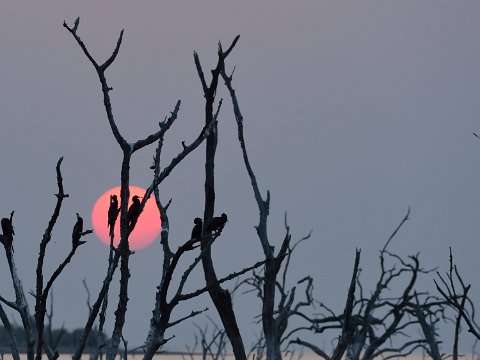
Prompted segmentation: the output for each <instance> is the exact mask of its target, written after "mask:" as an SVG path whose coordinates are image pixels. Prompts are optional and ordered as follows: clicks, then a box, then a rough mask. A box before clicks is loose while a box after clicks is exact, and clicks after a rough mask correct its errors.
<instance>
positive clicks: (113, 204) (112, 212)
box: [108, 195, 120, 238]
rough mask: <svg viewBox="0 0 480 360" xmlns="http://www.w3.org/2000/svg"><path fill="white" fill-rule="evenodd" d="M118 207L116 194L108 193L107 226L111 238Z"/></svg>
mask: <svg viewBox="0 0 480 360" xmlns="http://www.w3.org/2000/svg"><path fill="white" fill-rule="evenodd" d="M119 211H120V208H119V207H118V198H117V195H110V207H109V208H108V227H109V228H110V238H113V231H114V228H115V223H116V222H117V217H118V213H119Z"/></svg>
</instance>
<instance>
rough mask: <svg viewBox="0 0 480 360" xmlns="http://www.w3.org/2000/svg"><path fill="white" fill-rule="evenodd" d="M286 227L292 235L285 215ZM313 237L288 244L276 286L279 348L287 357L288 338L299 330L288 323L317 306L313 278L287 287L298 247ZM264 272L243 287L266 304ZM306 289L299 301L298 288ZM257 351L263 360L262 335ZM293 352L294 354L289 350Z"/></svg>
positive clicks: (248, 279)
mask: <svg viewBox="0 0 480 360" xmlns="http://www.w3.org/2000/svg"><path fill="white" fill-rule="evenodd" d="M285 227H286V229H287V230H286V231H287V232H289V229H288V225H287V221H286V216H285ZM309 237H310V235H308V236H306V237H303V238H301V239H300V240H298V241H297V242H296V243H295V244H293V246H292V245H289V247H288V251H287V253H286V255H285V259H284V261H283V263H282V266H281V272H280V273H279V275H280V276H278V278H277V279H276V283H275V287H276V291H277V294H276V296H277V299H278V301H276V302H275V307H274V314H275V315H276V316H277V324H278V327H277V336H278V346H279V347H280V353H281V354H286V353H287V352H289V351H290V350H289V345H290V343H289V341H288V340H289V339H290V337H291V336H292V335H293V334H294V333H296V332H297V331H299V330H298V328H293V329H290V328H289V326H288V325H289V323H290V320H291V318H293V317H299V318H302V317H303V316H305V315H304V309H305V308H311V307H312V306H313V303H314V299H313V296H312V291H313V278H312V277H311V276H305V277H304V278H302V279H300V280H298V281H297V283H296V285H295V286H293V287H291V288H290V287H289V285H288V284H287V282H288V281H287V278H288V276H287V275H288V272H289V267H290V264H291V259H292V255H293V253H294V250H295V249H296V247H297V246H298V245H299V244H300V243H301V242H303V241H304V240H307V239H308V238H309ZM265 281H266V280H265V271H260V272H256V271H253V272H252V275H251V276H250V277H249V278H247V279H246V280H244V281H243V283H242V285H244V284H245V285H248V286H249V287H251V290H248V291H247V292H254V293H255V294H256V295H257V296H258V298H259V299H260V300H261V301H262V303H263V302H264V301H265V300H264V297H265V294H264V288H265ZM301 286H303V287H304V288H303V290H302V291H303V294H304V296H303V298H301V299H297V298H298V295H297V294H298V291H297V290H298V289H299V287H301ZM258 318H259V319H260V320H259V321H260V322H263V317H262V314H260V315H259V316H258ZM254 347H255V348H256V359H258V360H261V359H262V358H263V352H259V351H258V350H259V348H261V347H263V348H267V347H266V341H265V336H261V337H260V338H259V339H258V341H257V343H256V344H255V346H254ZM290 352H291V351H290Z"/></svg>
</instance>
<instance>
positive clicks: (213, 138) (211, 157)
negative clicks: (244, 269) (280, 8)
mask: <svg viewBox="0 0 480 360" xmlns="http://www.w3.org/2000/svg"><path fill="white" fill-rule="evenodd" d="M238 39H239V36H237V37H236V38H235V39H234V40H233V42H232V44H231V45H230V46H229V47H228V49H227V50H226V51H224V50H223V48H222V45H221V44H220V43H219V44H218V60H217V65H216V67H215V69H213V70H212V71H211V74H212V79H211V81H210V84H209V85H207V80H206V79H205V75H204V72H203V69H202V66H201V64H200V59H199V57H198V54H197V53H196V52H195V53H194V59H195V65H196V67H197V72H198V76H199V78H200V82H201V85H202V90H203V94H204V96H205V126H207V127H208V126H210V125H211V126H212V131H210V132H209V134H208V136H207V139H206V153H205V209H204V214H203V224H204V230H203V234H204V235H209V232H208V231H206V229H207V228H208V226H209V224H210V222H211V221H212V219H213V215H214V213H215V171H214V168H215V153H216V148H217V141H218V128H217V124H216V118H217V116H218V111H219V109H220V106H221V100H220V102H219V104H218V108H217V111H216V112H214V102H215V95H216V92H217V87H218V80H219V77H220V74H221V72H222V71H223V69H224V67H225V59H226V58H227V57H228V55H229V54H230V52H231V51H232V50H233V48H234V47H235V45H236V43H237V41H238ZM201 247H202V251H205V256H204V257H203V259H202V264H203V270H204V274H205V281H206V283H207V285H208V286H209V290H208V293H209V295H210V298H211V299H212V302H213V304H214V305H215V308H216V309H217V312H218V314H219V316H220V319H221V321H222V324H223V327H224V329H225V331H226V333H227V336H228V339H229V340H230V343H231V345H232V350H233V353H234V355H235V359H237V360H246V354H245V346H244V344H243V340H242V336H241V334H240V330H239V328H238V325H237V320H236V318H235V312H234V310H233V305H232V299H231V296H230V293H229V291H228V290H226V289H223V288H222V287H221V286H220V285H215V284H216V283H217V282H218V277H217V274H216V272H215V268H214V265H213V260H212V256H211V251H210V248H209V247H207V244H206V243H205V242H202V244H201Z"/></svg>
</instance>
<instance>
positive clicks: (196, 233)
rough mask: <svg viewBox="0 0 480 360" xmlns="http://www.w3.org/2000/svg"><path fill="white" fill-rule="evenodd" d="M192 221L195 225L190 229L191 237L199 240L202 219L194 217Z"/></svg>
mask: <svg viewBox="0 0 480 360" xmlns="http://www.w3.org/2000/svg"><path fill="white" fill-rule="evenodd" d="M193 223H194V224H195V226H194V227H193V229H192V237H191V239H195V240H200V238H201V237H202V230H203V221H202V219H200V218H199V217H196V218H195V219H194V220H193Z"/></svg>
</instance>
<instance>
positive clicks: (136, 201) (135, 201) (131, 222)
mask: <svg viewBox="0 0 480 360" xmlns="http://www.w3.org/2000/svg"><path fill="white" fill-rule="evenodd" d="M140 210H141V204H140V198H139V197H138V196H137V195H134V196H133V197H132V205H130V207H129V208H128V212H127V221H128V232H129V233H131V232H132V231H133V229H134V228H135V225H136V224H137V220H138V217H139V216H140Z"/></svg>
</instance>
